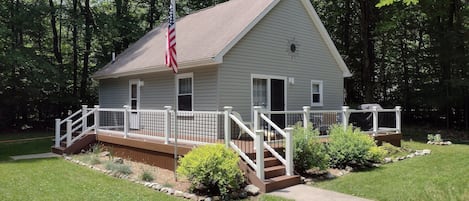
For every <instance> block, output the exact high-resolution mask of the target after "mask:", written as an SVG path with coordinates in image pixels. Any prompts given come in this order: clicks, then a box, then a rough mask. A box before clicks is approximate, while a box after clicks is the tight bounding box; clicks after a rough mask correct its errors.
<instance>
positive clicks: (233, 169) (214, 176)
mask: <svg viewBox="0 0 469 201" xmlns="http://www.w3.org/2000/svg"><path fill="white" fill-rule="evenodd" d="M238 161H239V157H238V155H237V154H236V153H235V152H234V151H232V150H230V149H228V148H226V147H225V146H224V145H221V144H216V145H205V146H200V147H197V148H195V149H193V150H192V151H190V152H189V153H188V154H186V155H185V156H184V158H182V159H180V160H179V163H180V165H179V167H178V169H177V173H179V174H181V175H184V176H186V177H187V178H188V179H189V181H190V182H191V191H205V192H204V193H207V194H209V195H217V194H220V195H221V196H222V197H226V196H227V195H228V194H229V193H230V192H233V191H236V190H238V189H239V188H240V185H241V184H242V183H243V181H244V178H243V173H242V172H241V170H240V169H239V167H238ZM202 187H203V188H202Z"/></svg>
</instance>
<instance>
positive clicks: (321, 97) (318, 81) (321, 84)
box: [309, 80, 324, 107]
mask: <svg viewBox="0 0 469 201" xmlns="http://www.w3.org/2000/svg"><path fill="white" fill-rule="evenodd" d="M313 84H318V85H319V103H314V102H313ZM309 87H310V88H311V90H310V98H311V107H322V106H324V90H323V89H324V83H323V81H322V80H311V85H310V86H309Z"/></svg>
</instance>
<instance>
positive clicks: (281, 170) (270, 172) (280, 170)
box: [264, 165, 285, 179]
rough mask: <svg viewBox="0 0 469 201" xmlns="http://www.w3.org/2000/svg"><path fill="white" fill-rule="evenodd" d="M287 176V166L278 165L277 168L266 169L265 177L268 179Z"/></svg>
mask: <svg viewBox="0 0 469 201" xmlns="http://www.w3.org/2000/svg"><path fill="white" fill-rule="evenodd" d="M282 175H285V166H283V165H277V166H272V167H267V168H264V177H265V178H266V179H270V178H274V177H278V176H282Z"/></svg>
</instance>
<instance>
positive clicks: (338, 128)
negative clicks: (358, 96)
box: [327, 125, 385, 168]
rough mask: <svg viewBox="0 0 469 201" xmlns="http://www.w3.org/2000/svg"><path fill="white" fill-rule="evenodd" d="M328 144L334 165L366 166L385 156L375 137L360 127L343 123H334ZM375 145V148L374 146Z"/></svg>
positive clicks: (342, 166)
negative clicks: (365, 132)
mask: <svg viewBox="0 0 469 201" xmlns="http://www.w3.org/2000/svg"><path fill="white" fill-rule="evenodd" d="M329 140H330V141H329V143H328V145H327V150H328V154H329V156H330V164H331V166H332V167H337V168H344V167H345V166H355V167H357V166H364V165H368V164H369V163H370V162H374V161H375V160H380V158H382V157H384V155H382V153H385V152H383V151H382V150H378V149H381V148H378V147H377V146H376V144H375V143H374V141H373V138H371V137H370V136H368V135H366V134H364V133H363V132H361V131H360V129H354V128H353V127H352V126H348V127H347V129H345V130H344V129H343V127H342V125H333V126H332V127H331V131H330V138H329ZM372 147H375V148H372Z"/></svg>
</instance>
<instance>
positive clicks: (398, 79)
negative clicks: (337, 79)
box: [0, 0, 469, 130]
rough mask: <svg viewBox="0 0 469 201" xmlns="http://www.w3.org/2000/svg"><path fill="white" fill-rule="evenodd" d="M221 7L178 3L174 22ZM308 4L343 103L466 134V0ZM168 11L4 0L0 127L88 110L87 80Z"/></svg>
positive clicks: (150, 6)
mask: <svg viewBox="0 0 469 201" xmlns="http://www.w3.org/2000/svg"><path fill="white" fill-rule="evenodd" d="M224 1H225V0H178V1H177V8H178V9H177V12H178V16H179V17H181V16H184V15H187V14H189V13H191V12H194V11H196V10H199V9H202V8H205V7H209V6H212V5H215V4H217V3H222V2H224ZM394 1H395V0H394ZM311 2H312V3H313V5H314V7H315V8H316V10H317V12H318V14H319V15H320V17H321V19H322V21H323V23H324V25H325V27H326V28H327V30H328V31H329V33H330V35H331V36H332V38H333V41H334V42H335V44H336V46H337V48H338V49H339V52H340V53H341V54H342V56H343V58H344V60H345V63H346V64H347V66H348V67H349V68H350V70H351V71H352V73H353V76H352V77H351V78H347V79H346V80H345V92H344V93H345V94H346V99H345V103H344V104H346V105H350V106H351V107H352V108H355V107H356V106H357V105H359V104H361V103H379V104H381V105H382V106H384V107H393V106H396V105H400V106H402V107H403V108H404V111H403V122H404V125H406V126H409V125H412V126H427V127H433V128H449V129H456V130H463V129H469V64H468V63H469V4H468V2H467V0H420V1H418V2H417V1H416V0H404V2H407V3H394V4H391V5H387V6H378V7H377V6H376V5H377V4H378V3H380V2H379V1H378V0H311ZM391 2H393V0H381V4H379V5H384V4H389V3H391ZM168 7H169V0H2V1H1V2H0V130H21V129H27V128H31V127H32V128H35V129H44V128H53V122H54V121H53V119H55V118H60V117H64V116H65V115H66V114H67V112H68V111H69V110H77V109H79V108H80V107H81V106H80V105H82V104H87V105H93V104H96V103H97V82H96V81H93V80H92V79H91V78H90V75H92V74H93V73H94V72H96V71H97V70H98V69H99V68H102V67H103V66H104V65H105V64H107V63H108V62H109V61H110V60H111V55H112V53H113V52H115V53H116V54H119V53H121V52H122V51H123V50H125V49H126V48H127V47H128V46H129V45H131V44H132V43H133V42H135V41H136V40H138V39H139V38H140V37H141V36H143V35H144V34H145V33H146V32H148V31H149V30H151V29H152V28H154V27H156V26H159V25H160V24H162V23H165V22H166V19H167V15H168ZM240 12H242V11H240Z"/></svg>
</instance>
